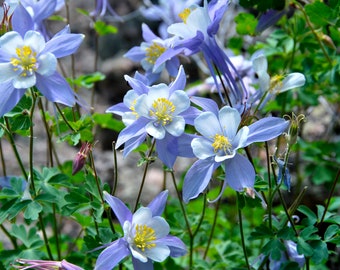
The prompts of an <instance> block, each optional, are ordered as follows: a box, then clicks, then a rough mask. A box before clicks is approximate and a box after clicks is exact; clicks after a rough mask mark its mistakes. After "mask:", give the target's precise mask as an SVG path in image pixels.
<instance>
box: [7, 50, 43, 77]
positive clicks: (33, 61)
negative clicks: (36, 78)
mask: <svg viewBox="0 0 340 270" xmlns="http://www.w3.org/2000/svg"><path fill="white" fill-rule="evenodd" d="M15 52H16V54H17V58H15V57H12V58H11V64H12V65H13V70H14V71H18V70H19V69H21V74H20V76H21V77H27V76H31V75H32V74H33V73H34V71H36V70H37V58H36V56H37V53H36V52H34V51H33V50H32V49H31V47H30V46H22V47H19V48H16V50H15Z"/></svg>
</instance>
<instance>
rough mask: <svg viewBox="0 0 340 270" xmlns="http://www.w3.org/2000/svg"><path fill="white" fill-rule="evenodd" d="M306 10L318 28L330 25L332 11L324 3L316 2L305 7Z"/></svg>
mask: <svg viewBox="0 0 340 270" xmlns="http://www.w3.org/2000/svg"><path fill="white" fill-rule="evenodd" d="M305 10H306V13H307V15H308V16H309V19H310V20H311V22H312V23H314V24H315V25H318V26H325V25H327V24H328V23H330V21H329V19H330V17H331V14H332V10H331V9H330V8H329V7H328V6H327V5H326V4H324V3H321V2H319V1H315V2H314V3H312V4H308V5H306V6H305Z"/></svg>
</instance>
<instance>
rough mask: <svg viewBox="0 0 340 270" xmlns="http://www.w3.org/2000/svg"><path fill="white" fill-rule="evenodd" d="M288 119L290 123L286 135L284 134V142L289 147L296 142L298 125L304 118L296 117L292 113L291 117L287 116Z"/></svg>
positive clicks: (301, 116) (302, 116)
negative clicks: (285, 141)
mask: <svg viewBox="0 0 340 270" xmlns="http://www.w3.org/2000/svg"><path fill="white" fill-rule="evenodd" d="M288 118H289V121H290V126H289V129H288V133H287V134H286V140H287V144H288V145H290V146H291V145H293V144H295V143H296V141H297V138H298V135H299V127H300V123H301V121H303V120H305V116H304V115H303V114H300V115H298V116H296V115H295V114H294V113H292V116H291V117H290V116H288Z"/></svg>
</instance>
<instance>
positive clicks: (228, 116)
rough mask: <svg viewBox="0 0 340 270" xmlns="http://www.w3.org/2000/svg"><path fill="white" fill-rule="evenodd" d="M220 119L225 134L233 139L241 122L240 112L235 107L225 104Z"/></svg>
mask: <svg viewBox="0 0 340 270" xmlns="http://www.w3.org/2000/svg"><path fill="white" fill-rule="evenodd" d="M219 119H220V123H221V127H222V129H223V131H224V132H223V134H224V135H226V136H227V138H228V139H229V140H230V141H232V140H233V139H234V137H235V135H236V133H237V130H238V126H239V125H240V122H241V116H240V113H239V112H238V111H237V110H236V109H234V108H231V107H229V106H224V107H223V108H222V109H221V110H220V112H219Z"/></svg>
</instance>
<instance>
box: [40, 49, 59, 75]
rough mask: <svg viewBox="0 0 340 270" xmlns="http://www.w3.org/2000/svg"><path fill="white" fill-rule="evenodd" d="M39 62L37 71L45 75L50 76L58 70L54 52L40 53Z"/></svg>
mask: <svg viewBox="0 0 340 270" xmlns="http://www.w3.org/2000/svg"><path fill="white" fill-rule="evenodd" d="M38 63H39V67H38V69H37V72H38V73H39V74H41V75H43V76H50V75H52V74H53V73H54V72H55V71H56V68H57V59H56V58H55V56H54V54H52V53H46V54H43V55H40V56H39V58H38Z"/></svg>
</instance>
